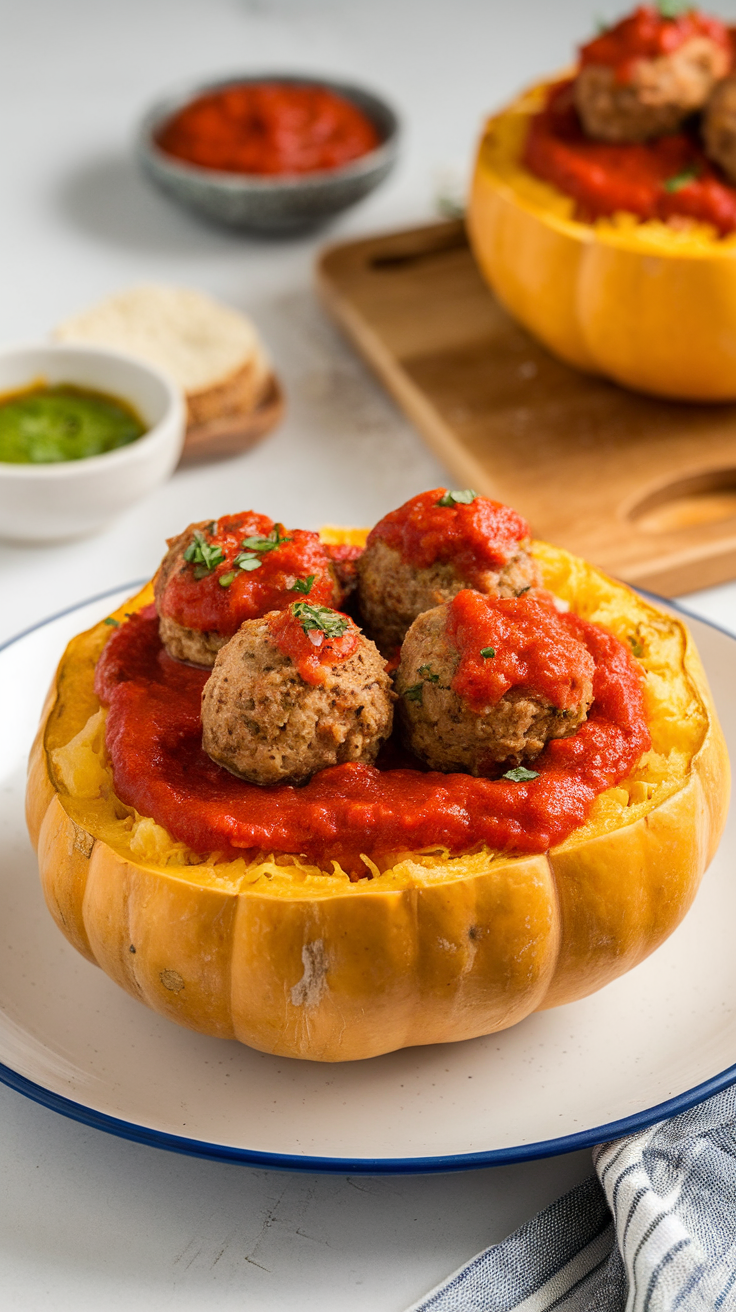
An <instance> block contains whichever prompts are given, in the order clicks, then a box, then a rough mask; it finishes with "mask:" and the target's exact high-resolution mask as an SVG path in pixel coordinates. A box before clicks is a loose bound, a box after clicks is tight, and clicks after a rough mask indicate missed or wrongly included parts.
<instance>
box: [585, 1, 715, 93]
mask: <svg viewBox="0 0 736 1312" xmlns="http://www.w3.org/2000/svg"><path fill="white" fill-rule="evenodd" d="M703 36H705V37H709V38H710V40H711V41H715V43H716V44H717V45H719V46H723V48H724V49H725V50H727V51H728V53H729V55H730V54H731V42H730V37H729V32H728V28H727V27H726V26H725V24H724V23H721V22H720V21H719V20H718V19H717V18H709V17H708V16H707V15H706V14H699V13H697V12H696V11H695V10H690V11H689V12H688V13H685V14H680V15H679V16H678V17H676V18H665V17H664V16H663V15H662V14H661V13H660V12H659V10H658V9H655V8H654V7H653V6H651V5H640V6H639V8H638V9H635V10H634V12H633V14H630V15H629V16H628V18H622V19H621V21H620V22H619V23H616V24H615V25H614V26H613V27H609V28H608V29H607V30H606V31H604V32H601V34H600V36H597V37H596V38H595V39H594V40H593V41H589V42H588V43H587V45H584V46H581V48H580V62H581V63H582V64H606V65H608V67H609V68H613V69H615V71H616V81H617V82H623V83H625V82H629V81H630V80H631V77H632V75H633V72H634V68H635V65H636V64H637V62H638V61H639V60H640V59H660V58H661V57H662V55H671V54H672V52H673V51H674V50H678V49H679V48H680V46H682V45H684V44H685V42H686V41H692V39H693V37H703Z"/></svg>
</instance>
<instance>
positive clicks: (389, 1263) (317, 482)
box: [0, 0, 736, 1312]
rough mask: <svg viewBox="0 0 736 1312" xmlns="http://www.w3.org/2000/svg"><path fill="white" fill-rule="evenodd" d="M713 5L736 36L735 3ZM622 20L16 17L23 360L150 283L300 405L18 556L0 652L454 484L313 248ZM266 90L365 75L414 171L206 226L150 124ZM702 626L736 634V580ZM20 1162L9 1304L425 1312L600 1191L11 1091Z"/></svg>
mask: <svg viewBox="0 0 736 1312" xmlns="http://www.w3.org/2000/svg"><path fill="white" fill-rule="evenodd" d="M713 8H714V9H715V10H718V11H719V12H721V13H723V14H725V15H726V16H728V17H729V18H730V19H731V21H734V20H736V3H730V4H721V5H714V6H713ZM594 11H595V12H594ZM618 12H620V11H619V7H618V5H616V4H615V3H613V4H612V3H611V0H600V3H598V4H596V5H594V4H593V0H565V2H564V3H562V2H557V3H555V2H554V0H513V3H512V2H511V0H364V2H362V3H358V0H301V2H300V0H120V2H118V3H112V0H66V2H65V3H59V2H58V0H56V2H55V0H22V2H21V0H3V3H2V4H0V19H1V20H2V23H1V27H0V105H1V112H0V125H1V127H0V225H1V230H2V242H0V342H2V343H13V342H17V341H24V340H34V339H38V338H40V337H43V336H44V335H45V334H46V333H47V332H48V331H49V330H50V328H51V327H52V326H53V325H54V323H55V322H57V321H58V320H60V319H62V318H64V317H66V316H67V315H69V314H70V313H73V312H74V311H76V310H78V309H81V308H82V307H84V306H85V305H87V304H89V303H92V302H94V301H95V300H97V299H98V298H100V297H101V296H104V295H106V294H108V293H110V292H113V291H116V290H118V289H120V288H122V287H125V286H128V285H130V284H132V283H137V282H141V281H152V280H156V281H164V282H171V283H179V284H183V285H185V286H192V287H196V288H200V289H202V290H205V291H208V292H210V293H212V294H214V295H216V296H218V297H221V298H222V299H223V300H225V301H228V302H230V303H231V304H233V305H235V306H237V307H238V308H240V309H243V310H245V311H247V312H248V313H250V314H252V316H253V317H254V319H255V320H256V322H257V323H258V325H259V327H260V328H261V331H262V333H263V335H264V338H265V340H266V343H267V345H268V347H269V350H270V351H271V353H272V355H273V358H274V360H275V363H276V366H277V368H278V371H279V373H280V375H281V378H282V380H283V382H284V385H285V388H286V391H287V396H288V402H289V409H288V415H287V418H286V421H285V422H284V424H283V426H282V427H281V428H280V430H279V431H278V432H277V433H276V434H274V435H273V436H272V437H271V438H269V439H268V440H267V441H266V442H265V443H264V444H263V445H262V446H261V447H259V448H258V449H257V450H255V451H254V452H252V453H250V454H249V455H246V456H243V457H241V458H239V459H236V460H232V461H229V462H227V463H224V464H214V465H210V466H202V467H199V468H197V469H191V470H188V471H182V472H180V473H178V474H176V475H175V477H174V478H173V479H172V481H171V482H170V483H169V484H168V485H167V487H165V488H164V489H162V490H161V491H159V492H158V493H156V494H155V495H154V496H152V497H151V498H150V499H149V500H148V501H147V502H146V503H144V504H141V505H140V506H138V507H136V508H135V509H134V510H132V511H131V512H129V513H128V514H127V515H126V516H125V517H123V518H122V519H120V520H119V521H118V522H117V523H116V524H114V525H112V526H111V527H110V528H109V529H108V530H107V532H105V533H104V534H102V535H101V536H99V537H97V538H94V539H90V540H89V541H86V542H83V543H76V544H70V545H65V546H59V547H54V548H53V549H49V548H29V547H16V546H13V545H12V544H2V545H0V586H1V587H2V601H3V605H2V608H1V609H0V641H2V640H3V639H4V638H6V637H9V636H11V635H12V634H14V633H17V632H19V631H20V630H22V629H24V628H26V627H27V626H30V625H32V624H33V623H35V622H36V621H38V620H39V619H41V618H43V617H44V616H45V615H48V614H51V613H52V612H55V611H58V610H60V609H62V608H63V607H65V606H67V605H71V604H73V603H74V602H76V601H79V600H81V599H83V598H85V597H88V596H91V595H92V594H94V593H96V592H99V591H102V590H104V589H106V588H109V587H113V586H115V585H118V584H123V583H125V582H126V581H128V580H133V579H136V578H141V577H147V576H149V575H150V574H151V573H152V572H153V570H154V568H155V566H156V564H157V562H158V560H159V559H160V557H161V554H162V551H163V547H164V538H165V537H166V536H167V535H170V534H172V533H174V532H177V531H179V530H180V529H181V528H182V527H183V526H184V525H185V524H186V523H187V522H189V521H190V520H193V519H201V518H206V517H209V516H213V517H214V516H217V515H219V514H221V513H223V512H226V511H232V510H237V509H241V508H243V507H246V506H253V507H255V508H257V509H259V510H263V511H265V512H266V513H269V514H271V515H273V516H275V517H278V518H279V519H281V520H283V521H284V522H285V523H287V524H299V525H303V526H304V527H316V526H318V525H319V524H320V523H321V522H324V521H326V520H330V521H333V522H335V521H337V522H343V523H356V524H364V523H365V524H369V523H372V522H374V521H375V520H376V519H377V518H378V517H379V516H380V515H381V514H383V513H384V512H385V511H386V510H388V509H390V508H391V507H393V506H395V505H397V504H399V503H400V502H401V501H403V500H405V499H406V498H407V497H408V496H410V495H413V494H414V493H416V492H418V491H420V490H422V489H423V488H425V487H427V486H433V485H435V484H438V483H442V482H443V481H445V475H444V471H443V470H442V468H441V466H439V465H438V464H437V462H436V461H435V459H434V457H433V456H431V455H430V454H429V453H428V452H427V451H426V450H425V449H424V447H423V445H422V443H421V441H420V439H419V438H418V436H417V435H416V434H415V432H414V431H413V429H412V428H411V427H410V425H409V424H408V423H406V422H405V421H404V420H403V418H402V417H401V416H400V415H399V414H398V412H397V411H396V409H395V408H394V406H393V405H392V403H391V402H390V401H389V400H388V399H387V398H386V397H385V395H384V394H383V392H382V391H381V389H380V388H379V387H378V386H377V385H376V384H375V383H374V382H373V381H372V379H371V377H370V376H369V375H368V374H367V372H366V370H365V369H364V367H363V366H362V365H361V363H360V362H359V361H358V360H357V359H356V358H355V356H354V355H353V354H352V352H351V350H350V349H349V348H348V347H347V346H346V345H345V344H344V343H343V342H342V341H341V339H340V337H339V334H338V333H337V332H336V330H335V329H334V328H333V327H332V326H331V324H330V323H329V322H328V321H327V320H326V319H325V317H324V315H323V314H322V312H321V310H320V309H319V307H318V305H317V302H316V300H315V297H314V294H313V291H312V264H313V259H314V255H315V252H316V250H317V249H318V247H319V245H320V243H322V242H324V241H326V240H328V239H329V240H338V239H342V238H346V237H348V236H350V235H352V234H356V235H357V234H359V233H364V232H369V231H374V230H377V229H389V228H393V227H397V226H401V225H404V224H409V223H413V222H417V221H419V222H420V221H423V220H426V219H429V218H431V217H432V216H433V214H434V213H435V207H436V198H437V195H438V192H439V191H441V190H446V189H447V188H448V186H450V187H451V188H462V186H463V183H464V180H465V178H466V176H467V171H468V169H469V166H470V161H471V158H472V152H473V147H474V143H475V140H476V138H477V135H478V132H479V130H480V126H481V123H482V120H483V116H484V114H485V113H487V112H488V111H489V110H491V109H493V108H494V107H496V106H497V105H499V104H500V103H502V102H503V101H504V99H506V98H508V97H509V96H510V95H511V94H512V93H513V92H514V91H515V90H517V89H518V88H519V87H520V86H521V85H523V84H524V83H525V82H528V81H532V80H534V78H535V77H536V76H537V75H539V74H542V73H546V72H547V71H549V70H550V69H555V68H558V67H560V66H562V65H564V64H565V63H566V62H567V61H568V60H569V58H570V55H571V52H572V47H573V45H574V43H575V41H576V40H577V39H580V38H582V37H585V36H586V35H588V34H589V33H590V31H591V30H592V26H593V22H594V19H595V18H596V17H606V16H609V17H610V16H612V15H614V14H616V13H618ZM257 70H263V71H280V70H281V71H298V70H303V71H310V72H317V73H324V74H328V75H329V74H332V75H334V76H339V77H345V78H351V77H354V78H355V79H356V80H358V81H362V82H365V83H366V84H367V85H369V86H371V87H373V88H375V89H376V90H378V91H379V92H383V93H384V94H385V95H386V96H387V97H388V98H389V99H390V100H391V101H392V103H393V104H394V105H395V106H396V107H397V108H398V110H399V112H400V113H401V115H402V117H403V120H404V124H405V134H404V140H403V148H402V156H401V162H400V165H399V167H398V169H397V171H396V173H395V174H394V175H393V177H392V178H391V179H390V180H389V181H388V183H386V184H385V185H384V186H383V188H382V189H381V190H380V191H379V192H377V193H376V194H375V195H374V196H373V197H371V198H370V199H369V200H367V201H366V202H364V203H363V204H362V205H361V206H359V207H358V208H357V209H355V210H354V211H353V212H352V213H350V214H348V215H347V216H344V217H343V218H342V219H341V220H339V221H338V222H337V223H335V224H334V225H333V226H332V227H331V229H330V230H329V231H327V232H323V233H321V234H319V236H318V237H316V238H314V237H312V238H309V239H299V240H292V241H276V242H271V241H267V240H249V239H248V238H246V237H243V236H240V235H234V234H232V233H228V232H221V231H219V230H217V229H214V228H209V227H207V226H205V225H204V224H202V223H199V222H198V221H196V220H195V219H194V218H190V217H188V216H187V215H186V214H184V213H182V212H180V211H179V210H177V209H176V208H174V207H173V206H172V205H171V203H170V202H168V201H167V200H165V199H164V198H162V197H160V196H159V195H158V194H157V193H155V192H154V191H152V190H151V189H150V188H149V186H148V184H146V183H145V182H144V181H143V180H142V179H141V178H139V176H138V174H137V172H136V169H135V166H134V164H133V162H132V157H131V148H130V143H131V138H132V133H133V129H134V126H135V123H136V121H137V119H138V117H139V116H140V114H141V113H142V111H143V110H144V109H145V107H146V106H147V104H148V103H149V102H150V101H151V100H153V99H155V98H157V97H158V95H159V94H160V93H161V92H162V91H165V90H166V89H168V88H169V87H170V86H171V85H173V84H176V83H177V82H179V81H180V80H185V81H186V80H188V79H200V78H207V77H209V76H210V75H220V74H224V73H230V72H233V71H244V72H245V71H247V72H252V71H257ZM692 604H694V605H696V606H697V609H698V610H699V611H700V612H701V613H702V614H704V615H707V616H709V617H711V618H715V619H716V620H718V621H719V622H720V623H722V624H724V625H725V626H727V627H731V628H732V629H734V630H736V586H734V585H728V586H726V587H724V588H720V589H713V590H711V591H710V592H709V593H707V594H702V595H701V596H699V597H698V598H695V599H693V603H692ZM2 695H3V696H12V689H7V688H6V689H3V693H2ZM0 1163H1V1171H2V1181H3V1187H2V1190H1V1191H0V1302H2V1304H3V1306H4V1307H8V1308H24V1309H26V1308H29V1309H35V1308H41V1307H48V1308H52V1309H57V1308H58V1309H67V1308H69V1309H71V1308H74V1309H83V1310H84V1309H98V1308H100V1307H106V1308H109V1309H111V1310H112V1309H117V1308H118V1307H120V1308H122V1307H123V1306H125V1307H128V1306H130V1305H131V1303H133V1304H135V1305H136V1306H138V1307H139V1308H144V1309H148V1308H152V1309H153V1308H155V1309H159V1308H160V1309H165V1308H190V1307H191V1308H195V1307H196V1308H203V1307H207V1308H208V1309H209V1308H213V1309H218V1308H231V1307H232V1308H235V1307H238V1308H241V1307H245V1308H253V1309H264V1312H270V1310H271V1309H274V1310H275V1309H285V1310H286V1312H289V1310H290V1309H297V1308H299V1309H312V1308H315V1309H316V1308H320V1309H332V1308H335V1309H338V1308H340V1309H342V1308H345V1307H347V1306H350V1307H351V1308H355V1309H356V1312H357V1310H358V1309H374V1310H376V1312H382V1310H384V1309H385V1310H386V1312H389V1310H391V1312H400V1310H401V1309H402V1308H404V1307H405V1306H406V1305H407V1304H409V1303H410V1302H412V1301H413V1300H414V1299H416V1298H418V1297H419V1296H420V1295H421V1294H422V1293H423V1292H424V1291H425V1290H427V1289H429V1288H430V1287H431V1286H432V1285H433V1284H435V1283H436V1282H437V1281H438V1280H440V1279H441V1278H442V1277H443V1276H444V1275H446V1274H449V1272H450V1271H452V1269H453V1268H454V1267H456V1266H457V1265H458V1264H459V1263H460V1262H462V1261H464V1260H465V1259H466V1258H468V1257H470V1256H471V1255H472V1254H473V1253H474V1252H476V1251H477V1250H478V1249H480V1248H482V1247H484V1246H485V1245H487V1244H489V1243H492V1242H495V1241H497V1240H498V1239H500V1238H502V1237H503V1236H505V1235H506V1234H507V1233H509V1232H510V1231H511V1230H512V1229H514V1228H515V1227H516V1226H517V1225H518V1224H520V1223H521V1222H522V1221H523V1220H525V1219H526V1218H527V1217H529V1216H531V1215H532V1214H533V1212H535V1211H536V1210H538V1209H539V1208H540V1207H542V1206H544V1205H545V1204H546V1203H547V1202H549V1201H551V1200H552V1199H553V1198H554V1197H556V1196H557V1195H558V1194H559V1193H561V1192H562V1191H563V1190H564V1189H566V1188H567V1187H569V1186H570V1185H571V1184H572V1183H574V1182H575V1181H576V1180H577V1179H580V1178H582V1177H583V1176H584V1175H585V1174H587V1173H588V1171H589V1169H590V1160H589V1154H587V1153H577V1154H573V1155H571V1156H569V1157H566V1158H557V1159H550V1160H548V1161H546V1162H540V1163H535V1164H528V1165H524V1166H519V1167H514V1168H497V1169H495V1170H492V1171H476V1172H471V1173H468V1174H460V1175H456V1176H444V1177H425V1178H414V1179H400V1178H374V1179H362V1178H355V1179H352V1180H346V1179H344V1178H333V1177H327V1176H325V1177H316V1176H299V1175H289V1174H279V1173H275V1172H265V1171H251V1170H248V1169H246V1168H243V1167H236V1166H222V1165H218V1164H215V1163H209V1162H200V1161H195V1160H191V1159H186V1158H181V1157H176V1156H173V1155H169V1154H166V1153H163V1152H158V1151H155V1150H153V1149H146V1148H143V1147H139V1146H137V1145H135V1144H129V1143H125V1142H122V1141H118V1140H115V1139H112V1138H109V1137H108V1136H106V1135H104V1134H101V1133H98V1132H96V1131H92V1130H89V1129H87V1128H85V1127H82V1126H78V1125H75V1124H73V1123H72V1122H69V1121H65V1120H63V1119H62V1118H60V1117H58V1116H56V1115H54V1114H53V1113H52V1112H49V1111H46V1110H44V1109H42V1108H40V1107H37V1106H35V1105H33V1104H31V1103H29V1102H26V1101H25V1100H24V1099H22V1098H21V1097H20V1096H19V1095H17V1094H15V1093H12V1092H10V1091H9V1090H7V1089H5V1088H2V1087H0Z"/></svg>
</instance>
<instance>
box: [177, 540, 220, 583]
mask: <svg viewBox="0 0 736 1312" xmlns="http://www.w3.org/2000/svg"><path fill="white" fill-rule="evenodd" d="M184 559H185V560H186V561H188V562H189V564H190V565H194V577H195V579H203V578H205V576H206V575H207V574H211V573H212V571H213V569H216V567H217V566H218V565H221V564H222V562H223V560H224V559H225V553H224V551H223V550H222V547H218V545H217V543H216V542H208V541H207V539H206V537H205V535H204V533H203V532H202V530H201V529H198V528H195V530H194V537H193V539H192V541H191V542H190V543H189V546H188V547H187V549H186V551H185V552H184Z"/></svg>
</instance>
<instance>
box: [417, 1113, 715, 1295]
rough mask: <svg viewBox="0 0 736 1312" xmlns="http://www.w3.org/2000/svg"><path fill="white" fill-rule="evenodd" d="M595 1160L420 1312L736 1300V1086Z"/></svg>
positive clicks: (602, 1150)
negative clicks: (578, 1180)
mask: <svg viewBox="0 0 736 1312" xmlns="http://www.w3.org/2000/svg"><path fill="white" fill-rule="evenodd" d="M593 1163H594V1165H595V1169H596V1173H597V1174H596V1175H592V1176H591V1177H590V1179H589V1180H586V1181H585V1182H584V1183H583V1184H581V1185H578V1186H577V1188H575V1189H572V1190H571V1191H570V1193H569V1194H565V1196H564V1198H560V1199H558V1201H557V1202H556V1203H553V1204H552V1206H551V1207H548V1208H547V1209H546V1211H544V1212H540V1214H539V1215H538V1216H535V1217H534V1219H533V1220H531V1221H529V1222H528V1223H527V1224H526V1225H524V1226H522V1227H521V1229H520V1230H517V1231H516V1233H515V1234H513V1235H511V1236H510V1237H509V1238H508V1239H506V1240H504V1242H503V1243H502V1244H494V1246H493V1247H492V1248H487V1249H486V1250H485V1252H483V1253H479V1254H478V1256H477V1257H475V1258H473V1260H472V1261H471V1262H469V1263H468V1265H467V1266H465V1267H463V1268H462V1269H461V1270H460V1271H456V1272H455V1274H454V1275H453V1276H450V1279H449V1280H448V1281H446V1282H445V1284H443V1285H440V1286H438V1288H437V1289H435V1290H433V1291H432V1293H431V1294H428V1295H427V1296H426V1297H425V1298H423V1299H421V1300H420V1302H419V1303H415V1304H414V1307H413V1308H411V1309H410V1310H409V1312H552V1309H553V1308H554V1309H555V1312H676V1310H677V1312H716V1310H719V1312H729V1309H736V1088H733V1087H732V1088H730V1089H726V1090H724V1091H723V1092H722V1093H718V1094H716V1095H715V1096H714V1097H712V1098H710V1099H708V1101H707V1102H704V1103H702V1104H701V1105H700V1106H699V1107H693V1108H692V1109H691V1110H690V1111H688V1112H682V1113H681V1114H680V1115H679V1116H675V1117H673V1119H672V1120H670V1121H661V1122H660V1123H659V1124H658V1125H653V1126H652V1127H651V1128H650V1129H648V1130H642V1131H641V1133H640V1134H634V1135H632V1136H631V1137H630V1138H628V1139H618V1140H615V1141H613V1142H612V1143H604V1144H601V1145H600V1147H598V1148H595V1149H594V1150H593Z"/></svg>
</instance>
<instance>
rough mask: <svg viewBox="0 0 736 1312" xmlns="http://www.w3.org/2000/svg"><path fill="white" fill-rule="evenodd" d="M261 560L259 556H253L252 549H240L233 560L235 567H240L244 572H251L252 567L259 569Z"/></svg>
mask: <svg viewBox="0 0 736 1312" xmlns="http://www.w3.org/2000/svg"><path fill="white" fill-rule="evenodd" d="M262 564H263V561H262V560H261V558H260V556H254V554H253V552H252V551H241V552H240V553H239V554H238V555H237V556H236V557H235V560H234V561H233V565H235V566H236V568H237V569H242V570H244V571H245V573H246V574H252V572H253V570H254V569H260V568H261V565H262Z"/></svg>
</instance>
